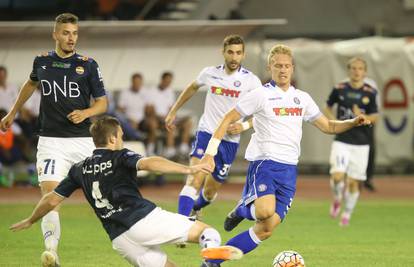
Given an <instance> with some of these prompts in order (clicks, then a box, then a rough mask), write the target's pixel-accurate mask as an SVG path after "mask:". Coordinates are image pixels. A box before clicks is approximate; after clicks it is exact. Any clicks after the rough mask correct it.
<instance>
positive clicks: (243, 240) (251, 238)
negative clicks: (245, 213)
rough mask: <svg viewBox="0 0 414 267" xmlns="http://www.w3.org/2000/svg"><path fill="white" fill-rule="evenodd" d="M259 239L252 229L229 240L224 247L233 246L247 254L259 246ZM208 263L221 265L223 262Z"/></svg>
mask: <svg viewBox="0 0 414 267" xmlns="http://www.w3.org/2000/svg"><path fill="white" fill-rule="evenodd" d="M260 242H261V241H260V239H259V238H258V237H257V236H256V234H255V233H254V231H253V227H252V228H250V229H249V230H247V231H244V232H243V233H240V234H238V235H236V236H235V237H233V238H232V239H230V240H229V241H228V242H227V243H226V245H228V246H233V247H236V248H239V249H240V250H241V251H243V253H244V254H247V253H249V252H250V251H252V250H253V249H255V248H257V246H258V245H259V244H260ZM208 261H209V262H214V263H222V262H223V260H208Z"/></svg>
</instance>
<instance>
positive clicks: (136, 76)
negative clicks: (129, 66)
mask: <svg viewBox="0 0 414 267" xmlns="http://www.w3.org/2000/svg"><path fill="white" fill-rule="evenodd" d="M136 78H139V79H141V80H142V74H141V73H139V72H136V73H134V74H132V76H131V80H135V79H136Z"/></svg>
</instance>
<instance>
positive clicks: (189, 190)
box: [180, 185, 198, 200]
mask: <svg viewBox="0 0 414 267" xmlns="http://www.w3.org/2000/svg"><path fill="white" fill-rule="evenodd" d="M180 196H187V197H191V198H192V199H194V200H196V199H197V197H198V194H197V189H195V188H194V187H192V186H191V185H184V186H183V189H181V192H180Z"/></svg>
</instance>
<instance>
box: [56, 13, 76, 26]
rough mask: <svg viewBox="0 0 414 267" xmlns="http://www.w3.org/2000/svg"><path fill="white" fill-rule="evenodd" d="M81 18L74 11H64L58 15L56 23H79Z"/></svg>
mask: <svg viewBox="0 0 414 267" xmlns="http://www.w3.org/2000/svg"><path fill="white" fill-rule="evenodd" d="M78 21H79V18H78V17H77V16H76V15H75V14H72V13H62V14H60V15H58V16H57V17H56V19H55V24H62V23H72V24H78Z"/></svg>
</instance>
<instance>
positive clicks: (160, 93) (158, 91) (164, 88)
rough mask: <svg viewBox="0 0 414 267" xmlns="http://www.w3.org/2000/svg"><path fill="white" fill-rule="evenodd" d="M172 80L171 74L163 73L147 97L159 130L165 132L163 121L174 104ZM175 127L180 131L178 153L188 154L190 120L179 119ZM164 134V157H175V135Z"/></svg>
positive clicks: (187, 118) (172, 133)
mask: <svg viewBox="0 0 414 267" xmlns="http://www.w3.org/2000/svg"><path fill="white" fill-rule="evenodd" d="M172 80H173V74H172V73H171V72H164V73H163V74H162V75H161V79H160V83H159V84H158V86H157V87H156V88H154V89H152V90H151V91H150V93H149V94H148V97H147V101H148V104H149V105H152V106H153V107H154V110H155V113H156V115H157V119H158V122H159V126H160V128H159V129H160V130H163V131H165V127H164V120H165V117H166V116H167V114H168V111H169V110H170V108H171V106H172V105H173V104H174V102H175V95H174V91H173V89H172V88H171V83H172ZM177 127H178V129H179V131H180V137H181V138H180V142H181V143H180V145H179V153H180V154H181V155H184V154H188V153H189V152H190V146H189V143H190V132H191V128H192V123H191V119H190V118H189V117H185V118H181V119H179V120H178V122H177ZM165 134H166V148H165V150H164V156H165V157H167V158H172V157H174V156H176V155H177V153H176V148H175V135H174V132H169V131H165Z"/></svg>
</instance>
